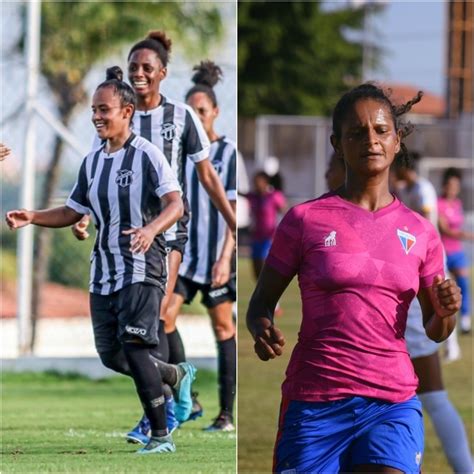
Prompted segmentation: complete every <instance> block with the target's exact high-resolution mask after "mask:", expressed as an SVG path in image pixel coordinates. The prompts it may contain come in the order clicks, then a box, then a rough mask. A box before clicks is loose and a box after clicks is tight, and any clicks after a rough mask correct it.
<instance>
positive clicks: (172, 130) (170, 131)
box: [160, 123, 176, 142]
mask: <svg viewBox="0 0 474 474" xmlns="http://www.w3.org/2000/svg"><path fill="white" fill-rule="evenodd" d="M160 135H161V136H162V137H163V138H164V139H165V140H167V141H169V142H170V141H172V140H173V138H174V137H175V136H176V125H175V124H174V123H164V124H163V125H162V126H161V132H160Z"/></svg>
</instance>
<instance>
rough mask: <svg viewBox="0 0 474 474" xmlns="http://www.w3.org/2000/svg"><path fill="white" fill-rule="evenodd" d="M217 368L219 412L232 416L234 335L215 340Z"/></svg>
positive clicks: (234, 364) (234, 370)
mask: <svg viewBox="0 0 474 474" xmlns="http://www.w3.org/2000/svg"><path fill="white" fill-rule="evenodd" d="M217 370H218V381H219V403H220V407H221V412H225V413H227V414H228V415H231V416H232V412H233V408H234V398H235V379H236V374H235V372H236V345H235V336H232V337H231V338H230V339H227V340H225V341H217Z"/></svg>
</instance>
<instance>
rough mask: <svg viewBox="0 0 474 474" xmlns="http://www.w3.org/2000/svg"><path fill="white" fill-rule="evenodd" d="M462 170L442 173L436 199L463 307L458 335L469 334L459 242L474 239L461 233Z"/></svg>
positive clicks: (464, 264)
mask: <svg viewBox="0 0 474 474" xmlns="http://www.w3.org/2000/svg"><path fill="white" fill-rule="evenodd" d="M461 177H462V175H461V171H460V170H458V169H456V168H448V169H447V170H446V171H445V172H444V174H443V180H442V183H443V194H442V196H441V197H440V198H439V199H438V209H439V230H440V232H441V240H442V242H443V245H444V249H445V251H446V256H447V258H448V270H449V271H450V272H451V273H452V274H453V275H454V278H455V279H456V283H457V284H458V285H459V287H460V288H461V292H462V305H461V318H460V327H461V332H462V333H464V334H468V333H469V332H470V331H471V314H470V308H469V306H470V284H469V265H468V262H467V258H466V254H465V252H464V249H463V246H462V240H470V241H471V242H472V241H473V240H474V234H473V233H472V232H467V231H464V230H463V228H462V227H463V224H464V211H463V207H462V202H461V200H460V199H459V193H460V192H461Z"/></svg>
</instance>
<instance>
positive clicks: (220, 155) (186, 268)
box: [166, 61, 237, 431]
mask: <svg viewBox="0 0 474 474" xmlns="http://www.w3.org/2000/svg"><path fill="white" fill-rule="evenodd" d="M194 70H195V71H196V73H195V74H194V76H193V79H192V80H193V82H194V83H195V86H194V87H192V88H191V89H190V90H189V91H188V93H187V94H186V102H187V103H188V104H189V105H190V106H191V107H192V108H193V109H194V111H195V112H196V114H197V115H198V116H199V118H200V119H201V121H202V124H203V126H204V129H205V130H206V134H207V136H208V138H209V140H210V142H211V152H210V156H209V159H210V161H211V163H212V165H213V166H214V168H215V169H216V172H217V173H218V175H219V177H220V179H221V181H222V183H223V185H224V188H225V190H226V193H227V198H228V199H229V201H230V203H231V205H232V208H233V209H235V205H236V197H237V196H236V159H237V150H236V146H235V143H233V142H232V141H230V140H229V139H227V138H226V137H224V136H219V134H218V133H217V132H216V131H215V130H214V121H215V120H216V118H217V116H218V115H219V107H218V105H217V98H216V95H215V92H214V90H213V87H214V86H215V85H216V84H217V82H218V81H219V79H220V78H221V76H222V71H221V69H220V68H219V67H218V66H217V65H215V64H214V63H213V62H211V61H206V62H201V64H200V65H199V66H196V67H195V68H194ZM186 177H187V183H188V190H189V191H188V198H189V204H190V208H191V219H190V222H189V240H188V242H187V244H186V248H185V252H184V256H183V262H182V264H181V266H180V268H179V277H178V281H177V283H176V287H175V290H174V295H173V297H172V299H171V303H170V305H169V307H168V311H167V313H166V330H167V332H168V331H170V332H172V331H175V329H176V319H177V317H178V314H179V310H180V308H181V305H182V304H183V303H190V302H191V301H192V300H193V298H194V297H195V295H196V293H197V292H198V291H199V292H201V294H202V303H203V304H204V306H206V308H207V311H208V314H209V316H210V317H211V321H212V327H213V330H214V334H215V337H216V341H217V354H218V383H219V405H220V412H219V414H218V416H217V417H216V419H215V420H214V423H212V424H211V425H210V426H209V427H208V428H206V430H207V431H233V430H234V429H235V428H234V425H233V405H234V398H235V382H236V342H235V325H234V322H233V318H232V305H233V302H234V301H235V296H236V291H235V290H236V288H235V252H234V247H235V241H234V239H233V237H232V233H231V232H230V230H229V228H228V227H226V225H225V222H224V220H223V218H222V217H221V216H220V215H219V214H218V213H217V209H216V208H215V207H214V205H213V204H212V202H211V201H210V199H209V197H208V195H207V194H206V192H205V190H204V189H203V187H202V185H200V184H199V181H198V176H197V171H196V169H195V167H194V166H192V165H190V164H188V166H187V168H186ZM184 360H185V354H184V350H183V352H182V354H181V358H180V359H175V360H174V362H175V363H177V362H184Z"/></svg>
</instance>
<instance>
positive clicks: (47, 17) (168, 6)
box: [20, 1, 222, 350]
mask: <svg viewBox="0 0 474 474" xmlns="http://www.w3.org/2000/svg"><path fill="white" fill-rule="evenodd" d="M41 14H42V16H41V72H42V74H43V75H44V77H45V78H46V80H47V82H48V84H49V86H50V88H51V90H52V92H53V94H54V96H55V98H56V102H57V107H58V111H59V115H60V120H61V121H62V123H63V124H64V125H65V126H68V125H69V123H70V120H71V117H72V115H73V112H74V109H75V107H76V106H77V105H78V104H82V103H84V101H85V100H86V99H87V97H86V91H85V88H84V79H85V77H86V76H87V74H88V73H89V71H90V70H91V69H92V67H93V66H94V64H96V63H97V62H98V61H100V60H101V59H104V58H105V57H108V56H110V55H112V54H114V53H117V52H119V51H120V50H121V49H122V48H123V47H124V46H125V45H128V44H130V45H131V44H132V43H133V42H134V41H137V40H139V39H141V38H143V37H144V36H145V34H146V33H147V32H148V31H149V30H152V29H153V30H156V29H163V30H165V31H166V32H167V33H168V34H169V36H170V37H172V38H173V39H174V40H175V41H179V42H181V43H184V45H185V46H186V50H187V51H188V52H189V54H191V55H192V54H195V53H196V52H197V51H198V50H202V49H205V48H206V47H207V46H208V45H209V44H210V43H211V42H212V43H215V42H216V41H217V40H218V39H219V38H220V37H221V34H222V23H221V18H220V14H219V11H218V9H217V7H216V6H215V5H213V4H209V3H200V2H197V3H182V2H178V1H175V2H158V1H152V2H140V1H134V2H101V1H80V2H43V3H42V7H41ZM20 46H21V45H20ZM124 62H125V58H124ZM62 151H63V142H62V140H61V138H60V137H58V138H57V139H56V142H55V146H54V151H53V156H52V159H51V162H50V164H49V166H48V169H47V172H46V178H45V182H44V184H43V188H42V193H41V194H42V196H41V200H40V206H39V207H40V208H46V207H49V206H50V204H51V198H52V195H53V192H54V190H55V189H56V186H57V182H58V179H59V172H60V161H61V155H62ZM50 239H51V232H50V231H49V230H48V229H45V228H38V229H37V232H36V235H35V254H34V268H33V275H34V277H33V302H32V329H33V330H32V340H31V344H30V347H31V349H32V350H33V347H34V341H35V328H36V324H35V323H36V320H37V318H38V309H39V295H40V288H41V284H42V283H43V282H44V281H45V279H46V273H47V269H48V260H49V254H50Z"/></svg>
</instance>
